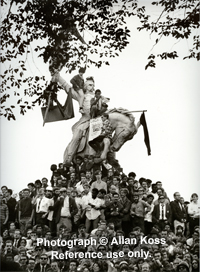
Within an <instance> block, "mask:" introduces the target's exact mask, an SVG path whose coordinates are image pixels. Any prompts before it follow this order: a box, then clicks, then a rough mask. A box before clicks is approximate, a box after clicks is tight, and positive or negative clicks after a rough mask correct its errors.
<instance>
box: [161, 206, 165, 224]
mask: <svg viewBox="0 0 200 272" xmlns="http://www.w3.org/2000/svg"><path fill="white" fill-rule="evenodd" d="M161 206H162V210H161V219H162V220H164V205H163V204H162V205H161Z"/></svg>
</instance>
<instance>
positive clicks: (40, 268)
mask: <svg viewBox="0 0 200 272" xmlns="http://www.w3.org/2000/svg"><path fill="white" fill-rule="evenodd" d="M47 262H48V257H47V255H46V254H41V256H40V261H39V263H37V264H36V265H35V268H34V270H33V272H46V271H48V269H50V267H51V265H50V264H48V263H47Z"/></svg>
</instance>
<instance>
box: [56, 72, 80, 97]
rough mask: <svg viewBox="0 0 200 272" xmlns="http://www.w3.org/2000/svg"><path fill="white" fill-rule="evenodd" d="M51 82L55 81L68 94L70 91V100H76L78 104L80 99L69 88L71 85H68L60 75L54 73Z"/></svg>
mask: <svg viewBox="0 0 200 272" xmlns="http://www.w3.org/2000/svg"><path fill="white" fill-rule="evenodd" d="M52 81H56V82H58V83H59V84H60V86H61V87H62V88H63V89H64V90H65V92H66V93H67V94H68V92H69V90H70V89H71V93H72V98H73V99H75V100H77V101H78V102H79V100H80V98H79V95H78V93H77V92H75V91H74V89H73V88H72V87H71V85H69V84H68V83H67V82H66V81H65V80H64V78H62V77H61V75H60V73H56V74H55V75H54V76H53V78H52Z"/></svg>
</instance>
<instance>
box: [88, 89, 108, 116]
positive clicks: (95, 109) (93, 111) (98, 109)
mask: <svg viewBox="0 0 200 272" xmlns="http://www.w3.org/2000/svg"><path fill="white" fill-rule="evenodd" d="M90 105H91V107H90V116H91V118H95V117H97V116H100V115H102V114H103V113H104V112H105V111H106V110H107V108H108V105H107V104H106V103H105V102H104V99H103V97H102V96H101V91H100V90H99V89H97V90H96V91H95V97H94V98H92V99H91V100H90Z"/></svg>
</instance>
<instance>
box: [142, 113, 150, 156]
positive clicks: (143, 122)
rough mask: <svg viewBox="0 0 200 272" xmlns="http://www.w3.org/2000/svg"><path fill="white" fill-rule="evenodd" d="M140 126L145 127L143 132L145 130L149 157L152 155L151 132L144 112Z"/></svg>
mask: <svg viewBox="0 0 200 272" xmlns="http://www.w3.org/2000/svg"><path fill="white" fill-rule="evenodd" d="M140 124H141V125H142V126H143V130H144V142H145V144H146V147H147V152H148V155H151V147H150V140H149V132H148V128H147V123H146V119H145V115H144V112H143V113H142V115H141V116H140Z"/></svg>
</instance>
